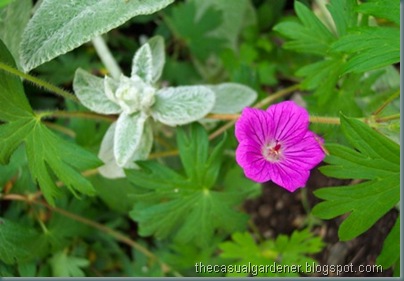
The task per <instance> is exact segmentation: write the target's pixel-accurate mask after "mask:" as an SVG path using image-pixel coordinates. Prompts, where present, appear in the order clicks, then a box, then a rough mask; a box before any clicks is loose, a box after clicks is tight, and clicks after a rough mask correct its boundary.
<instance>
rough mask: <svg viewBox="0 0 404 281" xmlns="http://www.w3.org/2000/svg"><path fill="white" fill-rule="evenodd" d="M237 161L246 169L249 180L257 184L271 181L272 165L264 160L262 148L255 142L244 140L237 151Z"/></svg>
mask: <svg viewBox="0 0 404 281" xmlns="http://www.w3.org/2000/svg"><path fill="white" fill-rule="evenodd" d="M236 161H237V163H238V164H239V165H240V167H242V168H243V169H244V174H245V175H246V177H247V178H249V179H252V180H254V181H256V182H266V181H269V180H270V179H271V176H270V174H271V171H272V169H271V167H270V163H269V162H268V161H266V160H265V159H264V157H263V156H262V153H261V147H260V146H258V145H257V144H256V143H255V141H252V140H248V139H246V140H244V141H242V142H241V143H240V145H239V146H238V147H237V150H236Z"/></svg>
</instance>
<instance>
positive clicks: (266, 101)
mask: <svg viewBox="0 0 404 281" xmlns="http://www.w3.org/2000/svg"><path fill="white" fill-rule="evenodd" d="M299 88H300V84H296V85H292V86H290V87H287V88H285V89H282V90H279V91H277V92H275V93H273V94H272V95H270V96H268V97H266V98H265V99H263V100H261V101H259V102H257V103H256V104H255V105H254V107H256V108H261V107H264V106H266V105H269V104H271V103H273V102H274V101H276V100H277V99H280V98H282V97H284V96H286V95H288V94H290V93H292V92H293V91H296V90H298V89H299Z"/></svg>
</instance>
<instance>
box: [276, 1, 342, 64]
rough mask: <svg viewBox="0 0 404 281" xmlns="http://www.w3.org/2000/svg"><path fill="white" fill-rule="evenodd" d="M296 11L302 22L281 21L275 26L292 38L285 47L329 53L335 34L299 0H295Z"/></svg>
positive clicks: (313, 52)
mask: <svg viewBox="0 0 404 281" xmlns="http://www.w3.org/2000/svg"><path fill="white" fill-rule="evenodd" d="M295 11H296V14H297V16H298V18H299V20H300V21H301V23H297V22H281V23H279V24H278V25H276V26H275V27H274V30H275V31H278V32H279V33H281V34H282V35H284V36H286V37H287V38H290V39H292V41H288V42H286V43H285V44H284V47H285V48H286V49H290V50H294V51H296V52H302V53H308V54H314V55H319V56H325V55H327V52H328V49H329V46H330V44H331V43H332V42H333V41H335V39H336V38H335V37H334V35H333V34H332V33H331V32H330V31H329V30H328V29H327V27H325V26H324V24H323V23H322V22H321V21H320V20H319V19H318V18H317V17H316V16H315V15H314V13H313V12H312V11H310V9H309V8H307V7H306V6H305V5H304V4H302V3H300V2H299V1H295Z"/></svg>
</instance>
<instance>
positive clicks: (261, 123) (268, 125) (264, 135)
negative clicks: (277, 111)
mask: <svg viewBox="0 0 404 281" xmlns="http://www.w3.org/2000/svg"><path fill="white" fill-rule="evenodd" d="M235 134H236V138H237V140H238V141H239V142H241V141H243V140H244V139H252V140H254V141H255V142H256V143H258V144H263V143H265V142H266V141H267V139H268V138H269V137H271V136H273V122H272V120H271V119H270V116H269V115H268V114H267V113H266V112H265V111H264V110H260V109H256V108H249V107H246V108H244V109H243V112H242V113H241V117H240V118H239V119H238V120H237V122H236V125H235Z"/></svg>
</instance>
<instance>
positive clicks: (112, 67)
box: [91, 36, 122, 79]
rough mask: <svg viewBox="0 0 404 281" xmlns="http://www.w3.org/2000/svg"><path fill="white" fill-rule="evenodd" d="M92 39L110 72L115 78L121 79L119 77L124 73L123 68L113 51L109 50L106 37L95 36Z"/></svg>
mask: <svg viewBox="0 0 404 281" xmlns="http://www.w3.org/2000/svg"><path fill="white" fill-rule="evenodd" d="M91 41H92V43H93V45H94V48H95V50H96V52H97V54H98V56H99V57H100V59H101V61H102V63H103V64H104V65H105V67H106V68H107V70H108V72H109V73H110V74H111V76H112V77H113V78H115V79H119V77H120V76H121V74H122V70H121V69H120V67H119V65H118V63H117V62H116V60H115V59H114V57H113V56H112V54H111V51H110V50H109V48H108V46H107V44H106V43H105V41H104V39H103V38H102V37H101V36H97V37H95V38H93V39H92V40H91Z"/></svg>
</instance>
